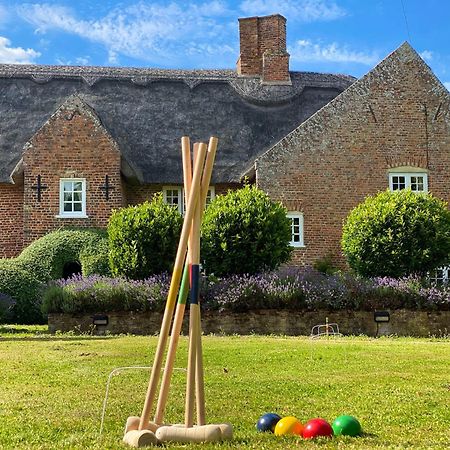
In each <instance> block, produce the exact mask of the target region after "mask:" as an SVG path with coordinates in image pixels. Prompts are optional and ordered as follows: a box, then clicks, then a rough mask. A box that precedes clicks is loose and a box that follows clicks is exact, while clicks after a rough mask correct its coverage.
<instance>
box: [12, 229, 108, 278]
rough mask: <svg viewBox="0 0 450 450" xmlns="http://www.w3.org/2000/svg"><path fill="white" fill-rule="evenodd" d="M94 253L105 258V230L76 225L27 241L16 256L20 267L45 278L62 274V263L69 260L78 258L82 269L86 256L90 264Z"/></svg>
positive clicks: (61, 275) (59, 276) (57, 276)
mask: <svg viewBox="0 0 450 450" xmlns="http://www.w3.org/2000/svg"><path fill="white" fill-rule="evenodd" d="M94 256H95V257H96V258H104V259H105V261H106V262H107V260H108V259H107V258H108V253H107V245H106V233H105V232H104V231H101V230H81V229H76V230H58V231H53V232H51V233H49V234H47V235H45V236H43V237H41V238H39V239H37V240H36V241H34V242H33V243H32V244H30V245H29V246H28V247H27V248H25V249H24V250H23V251H22V253H21V254H20V255H19V256H18V257H17V258H16V259H17V261H18V264H19V266H20V267H21V268H22V269H24V270H28V271H30V273H32V274H33V275H34V276H35V277H36V278H37V279H38V280H40V281H43V282H47V281H49V280H57V279H59V278H62V277H63V274H64V266H65V264H67V263H69V262H73V261H76V262H79V263H80V265H81V268H82V269H83V265H84V263H85V260H84V259H86V262H87V265H88V266H89V265H90V266H91V267H92V259H93V257H94ZM103 269H104V268H103V266H102V270H103ZM89 270H92V269H89ZM88 274H89V273H86V275H88ZM103 274H105V273H103ZM107 274H108V273H106V274H105V275H107Z"/></svg>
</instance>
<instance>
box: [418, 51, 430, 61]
mask: <svg viewBox="0 0 450 450" xmlns="http://www.w3.org/2000/svg"><path fill="white" fill-rule="evenodd" d="M420 57H421V58H422V59H424V60H425V61H431V60H432V59H433V52H432V51H431V50H424V51H423V52H421V53H420Z"/></svg>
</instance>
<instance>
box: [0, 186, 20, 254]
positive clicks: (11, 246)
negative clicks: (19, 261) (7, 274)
mask: <svg viewBox="0 0 450 450" xmlns="http://www.w3.org/2000/svg"><path fill="white" fill-rule="evenodd" d="M22 246H23V185H8V184H0V258H11V257H13V256H16V255H17V254H18V253H20V251H21V250H22Z"/></svg>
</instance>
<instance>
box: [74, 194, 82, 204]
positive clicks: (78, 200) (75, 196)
mask: <svg viewBox="0 0 450 450" xmlns="http://www.w3.org/2000/svg"><path fill="white" fill-rule="evenodd" d="M73 200H74V201H75V202H81V200H82V198H81V192H74V193H73Z"/></svg>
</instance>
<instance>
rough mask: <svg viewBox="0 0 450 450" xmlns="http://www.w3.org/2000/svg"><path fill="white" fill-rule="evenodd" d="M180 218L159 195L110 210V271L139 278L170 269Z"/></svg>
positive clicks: (179, 228) (116, 274)
mask: <svg viewBox="0 0 450 450" xmlns="http://www.w3.org/2000/svg"><path fill="white" fill-rule="evenodd" d="M181 225H182V217H181V214H180V213H179V212H178V210H177V209H176V208H175V207H173V206H170V205H167V204H166V203H165V202H164V200H163V197H162V195H161V194H159V195H155V196H154V197H153V199H152V201H151V202H145V203H143V204H141V205H137V206H129V207H127V208H122V209H120V210H118V211H115V212H113V214H112V215H111V217H110V219H109V224H108V237H109V257H110V267H111V271H112V274H113V275H115V276H125V277H127V278H132V279H143V278H145V277H148V276H149V275H150V274H155V273H161V272H165V271H168V272H170V271H171V270H172V266H173V262H174V259H175V254H176V251H177V246H178V240H179V237H180V232H181Z"/></svg>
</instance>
